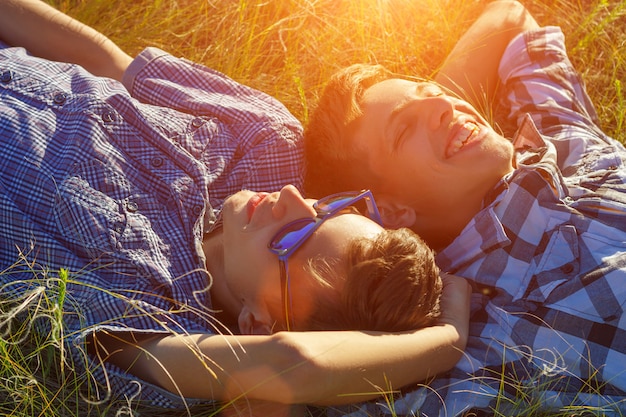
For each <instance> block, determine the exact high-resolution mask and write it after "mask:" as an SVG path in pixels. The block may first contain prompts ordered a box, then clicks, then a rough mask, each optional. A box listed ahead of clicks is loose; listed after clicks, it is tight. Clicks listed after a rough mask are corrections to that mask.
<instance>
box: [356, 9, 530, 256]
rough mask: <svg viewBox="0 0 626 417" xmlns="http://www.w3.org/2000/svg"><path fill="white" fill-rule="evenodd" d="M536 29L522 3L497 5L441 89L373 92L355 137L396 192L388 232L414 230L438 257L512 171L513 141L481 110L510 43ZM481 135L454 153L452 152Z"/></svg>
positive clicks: (385, 199) (382, 201)
mask: <svg viewBox="0 0 626 417" xmlns="http://www.w3.org/2000/svg"><path fill="white" fill-rule="evenodd" d="M538 27H539V25H538V24H537V22H536V21H535V19H534V18H533V17H532V16H531V15H530V13H529V12H528V11H527V10H526V9H525V8H524V6H523V5H522V4H520V3H519V2H517V1H508V0H501V1H494V2H492V3H489V4H488V5H487V6H486V7H485V10H484V12H483V13H482V14H481V16H480V17H479V18H478V19H477V20H476V21H475V22H474V23H473V24H472V26H471V27H470V28H469V29H468V30H467V32H466V33H465V34H464V35H463V37H462V38H461V39H460V40H459V41H458V42H457V44H456V45H455V47H454V48H453V50H452V51H451V52H450V54H449V55H448V57H447V59H446V60H445V62H444V63H443V65H442V67H441V69H440V71H439V72H438V74H437V75H436V77H435V79H434V81H435V82H434V83H421V82H420V83H417V82H411V81H406V80H399V79H393V80H386V81H383V82H381V83H379V84H375V85H373V86H372V87H370V88H369V89H368V90H366V92H365V94H364V97H363V102H362V105H363V108H364V115H363V116H362V117H361V118H360V123H359V125H358V127H357V131H356V135H355V137H356V138H358V141H359V147H360V150H361V151H362V152H363V154H364V155H365V159H366V161H367V163H368V164H369V166H370V168H371V169H372V171H373V172H374V173H376V174H377V175H378V176H380V178H382V179H384V183H385V184H388V185H389V186H388V188H387V189H386V190H384V191H385V192H384V193H382V194H381V193H377V196H376V197H377V198H376V200H377V202H378V205H379V208H380V209H381V214H382V216H383V220H384V222H385V224H386V225H387V226H390V227H402V226H406V227H412V228H413V229H414V230H415V231H416V232H418V233H419V234H420V235H421V236H422V237H423V238H424V239H425V240H426V242H428V243H429V244H430V245H431V246H432V247H433V248H435V249H437V250H440V249H442V248H444V247H445V246H447V245H448V244H449V243H451V242H452V240H453V239H454V237H456V236H457V235H458V234H459V233H460V232H461V230H462V229H463V228H464V227H465V225H466V224H467V223H468V222H469V221H470V220H471V219H472V218H473V217H474V216H475V215H476V214H477V213H478V211H479V210H480V209H481V207H482V200H483V198H484V197H485V195H486V194H487V193H488V192H489V191H490V190H491V188H492V187H493V186H494V185H495V184H496V183H497V182H498V181H499V180H500V179H501V178H502V177H503V176H504V175H506V174H507V173H509V172H510V171H511V170H512V169H514V160H513V148H512V146H511V145H510V143H509V141H508V140H507V139H505V138H503V137H502V136H500V135H499V134H498V133H496V132H495V131H494V129H493V128H492V127H491V126H490V125H489V124H488V123H487V122H486V120H485V119H484V118H483V117H482V116H481V114H480V112H479V111H478V110H477V108H481V107H482V106H483V105H484V104H485V103H490V102H492V101H493V100H494V97H495V95H496V93H497V91H498V88H499V77H498V66H499V63H500V59H501V57H502V54H503V52H504V50H505V49H506V46H507V45H508V43H509V42H510V41H511V40H512V39H513V38H514V37H515V36H517V35H518V34H520V33H522V32H525V31H529V30H533V29H536V28H538ZM394 111H397V112H398V113H397V116H398V117H394V118H393V119H392V118H391V115H392V114H393V112H394ZM465 122H469V123H471V124H472V125H475V127H473V126H471V125H466V124H465ZM464 126H465V128H464ZM474 129H476V130H475V131H474V133H473V134H472V136H471V137H470V138H469V140H467V142H466V143H465V144H464V145H463V146H462V147H461V149H460V150H459V151H458V152H452V150H451V146H450V145H451V143H453V142H455V141H456V140H458V139H459V137H463V138H465V137H466V136H467V132H468V131H470V130H474ZM396 143H397V144H398V145H395V144H396ZM425 173H427V175H425Z"/></svg>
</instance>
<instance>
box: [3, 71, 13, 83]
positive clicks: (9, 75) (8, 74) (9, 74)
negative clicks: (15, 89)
mask: <svg viewBox="0 0 626 417" xmlns="http://www.w3.org/2000/svg"><path fill="white" fill-rule="evenodd" d="M11 80H13V71H11V70H6V71H2V74H0V81H1V82H3V83H5V84H7V83H10V82H11Z"/></svg>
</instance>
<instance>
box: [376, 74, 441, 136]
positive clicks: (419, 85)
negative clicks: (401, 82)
mask: <svg viewBox="0 0 626 417" xmlns="http://www.w3.org/2000/svg"><path fill="white" fill-rule="evenodd" d="M406 81H409V80H406ZM413 82H415V84H416V85H415V92H416V93H417V95H420V94H421V93H423V92H424V90H426V89H427V88H428V87H429V86H430V85H431V84H432V83H430V82H428V81H413ZM412 102H413V100H412V99H411V98H410V97H405V98H404V99H403V100H402V101H401V102H400V103H399V104H398V105H397V106H395V107H394V108H393V110H391V113H389V118H388V119H387V123H386V124H385V138H388V137H389V131H390V130H391V127H392V126H393V125H394V123H395V120H396V119H397V118H398V115H399V114H400V113H402V112H403V111H404V110H405V109H406V108H407V107H408V106H409V105H410V104H411V103H412ZM387 141H388V140H387ZM394 143H395V140H393V139H392V140H391V145H392V146H393V144H394Z"/></svg>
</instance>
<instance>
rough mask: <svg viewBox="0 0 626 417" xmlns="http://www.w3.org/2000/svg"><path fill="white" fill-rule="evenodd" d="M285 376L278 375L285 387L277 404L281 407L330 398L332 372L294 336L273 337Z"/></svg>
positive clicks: (279, 334) (311, 350) (280, 335)
mask: <svg viewBox="0 0 626 417" xmlns="http://www.w3.org/2000/svg"><path fill="white" fill-rule="evenodd" d="M274 337H277V338H278V341H279V344H280V346H281V348H280V349H279V351H280V353H281V355H282V360H283V365H282V369H285V372H284V373H283V374H282V375H281V379H282V382H283V384H284V386H285V387H287V389H286V391H287V392H285V393H283V394H286V395H283V394H281V398H280V400H279V401H280V402H282V403H285V404H318V403H320V402H323V401H324V399H326V398H328V396H329V395H331V389H330V382H331V381H330V380H329V378H332V372H329V369H328V366H326V365H325V362H324V361H323V360H321V357H322V356H323V355H318V354H315V352H314V349H311V348H310V347H309V346H306V345H305V344H303V343H301V341H300V340H299V339H298V337H297V333H289V332H281V333H276V334H275V335H274Z"/></svg>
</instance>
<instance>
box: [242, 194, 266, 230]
mask: <svg viewBox="0 0 626 417" xmlns="http://www.w3.org/2000/svg"><path fill="white" fill-rule="evenodd" d="M268 195H269V194H268V193H256V194H254V195H252V197H250V199H249V200H248V203H247V204H246V212H247V213H248V223H249V222H250V220H251V219H252V215H254V212H255V211H256V209H257V207H258V206H259V204H261V201H263V200H264V199H265V197H267V196H268Z"/></svg>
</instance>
